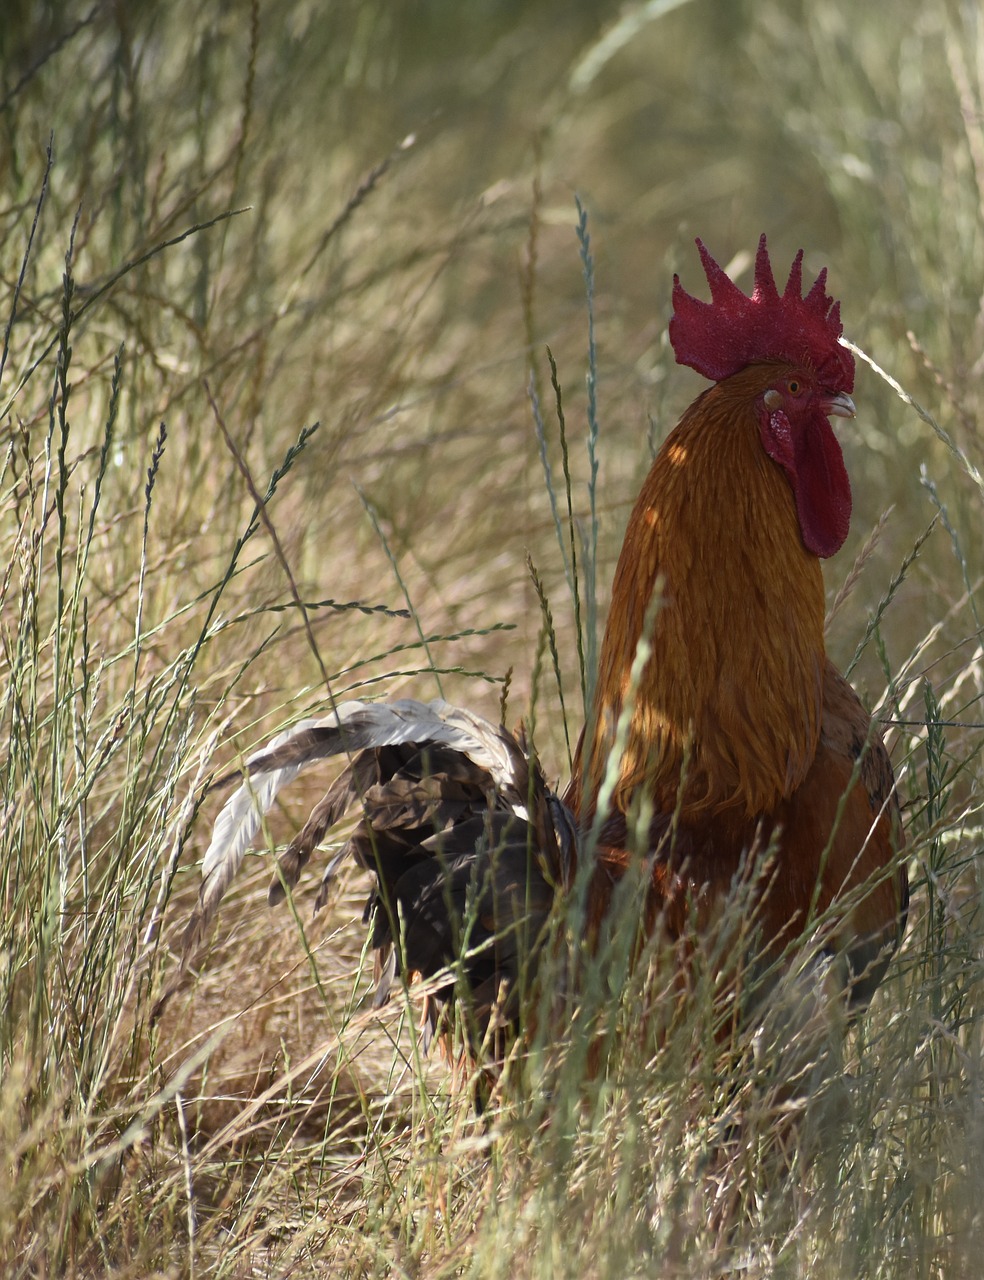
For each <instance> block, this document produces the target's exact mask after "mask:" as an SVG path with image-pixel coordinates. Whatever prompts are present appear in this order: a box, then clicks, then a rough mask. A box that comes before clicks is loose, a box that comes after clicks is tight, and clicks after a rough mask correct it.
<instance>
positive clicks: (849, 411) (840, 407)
mask: <svg viewBox="0 0 984 1280" xmlns="http://www.w3.org/2000/svg"><path fill="white" fill-rule="evenodd" d="M820 405H821V407H822V409H823V411H824V413H825V414H826V415H827V417H830V416H831V415H833V416H834V417H835V418H853V417H855V416H856V414H857V409H856V408H855V406H854V401H853V400H852V399H851V397H850V396H849V395H846V394H845V393H844V392H843V391H839V392H837V394H836V395H823V396H821V397H820Z"/></svg>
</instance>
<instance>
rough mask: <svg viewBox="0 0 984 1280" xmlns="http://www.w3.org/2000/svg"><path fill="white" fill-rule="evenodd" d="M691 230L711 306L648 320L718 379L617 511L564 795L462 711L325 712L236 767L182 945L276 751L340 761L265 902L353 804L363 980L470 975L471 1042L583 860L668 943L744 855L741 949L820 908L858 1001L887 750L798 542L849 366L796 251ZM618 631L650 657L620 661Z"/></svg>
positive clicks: (268, 778)
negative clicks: (589, 703) (772, 256)
mask: <svg viewBox="0 0 984 1280" xmlns="http://www.w3.org/2000/svg"><path fill="white" fill-rule="evenodd" d="M698 244H699V242H698ZM699 247H700V250H701V256H702V260H703V263H704V268H705V271H706V273H707V276H708V280H709V282H710V285H711V293H712V302H711V303H710V304H707V303H702V302H698V301H697V300H696V299H694V298H692V297H690V296H689V295H688V294H686V293H685V292H684V291H683V289H682V288H681V287H680V285H679V282H677V283H676V286H675V289H674V306H675V314H674V317H673V320H672V322H671V326H670V337H671V341H672V342H673V345H674V349H675V351H676V353H677V358H678V360H679V361H680V362H681V363H685V364H690V365H692V366H693V367H694V368H696V369H698V370H699V371H700V372H702V373H704V374H705V375H706V376H708V377H710V378H712V379H713V381H714V385H713V386H712V387H711V388H710V389H709V390H707V391H705V392H704V394H703V395H702V396H700V397H699V399H698V400H696V401H695V402H694V404H692V405H691V407H690V408H689V409H688V410H687V412H686V413H685V414H684V417H683V419H682V420H681V422H680V423H679V425H678V426H677V427H676V428H675V430H674V431H673V432H672V433H671V434H670V436H669V437H668V439H667V440H666V442H665V444H664V445H663V447H662V449H661V450H660V452H659V455H658V456H657V458H656V461H655V463H654V464H653V467H652V469H651V471H650V473H649V476H648V477H647V479H646V481H645V484H644V485H643V488H642V492H641V494H640V496H639V499H638V501H637V503H636V506H635V509H634V510H633V513H632V515H631V517H630V520H629V525H628V529H627V531H626V535H625V541H624V545H623V550H622V554H621V557H620V560H619V564H618V568H617V570H616V574H615V580H614V585H613V590H612V602H611V606H610V612H609V618H608V624H607V628H606V632H605V638H604V642H603V645H602V650H601V657H600V662H599V671H598V680H597V693H596V697H595V704H594V711H593V715H592V716H591V717H590V719H589V723H588V726H587V727H586V731H585V733H584V734H583V735H582V739H581V742H580V744H579V747H578V753H577V758H576V762H575V771H574V777H573V779H572V782H571V784H570V787H569V788H568V790H567V793H566V795H565V796H564V801H563V803H562V802H561V801H560V800H559V799H558V798H557V797H555V796H553V795H551V794H550V793H549V791H548V790H547V788H546V785H545V783H544V780H543V778H542V776H541V774H540V772H539V769H538V768H537V767H536V766H535V765H531V764H530V763H529V761H528V759H527V756H526V754H525V752H524V751H523V750H522V748H521V747H520V745H519V743H518V742H517V741H516V740H515V738H513V737H512V736H511V735H509V734H508V733H507V732H506V731H505V730H503V729H498V728H495V727H494V726H493V725H491V724H489V723H488V722H487V721H483V720H482V719H481V718H480V717H476V716H473V715H470V714H469V713H466V712H462V711H458V710H456V709H454V708H451V707H449V706H448V705H447V704H444V703H431V704H426V705H425V704H420V703H412V702H402V703H395V704H393V705H392V706H390V707H370V706H366V705H364V704H359V703H350V704H346V705H345V706H344V707H341V708H339V709H338V710H337V711H336V712H334V713H333V714H332V715H330V716H328V717H325V719H324V720H322V721H318V722H309V723H308V724H306V725H304V726H299V727H298V729H297V730H294V731H291V732H290V733H288V734H286V735H284V736H283V738H282V739H279V740H277V741H275V742H274V743H273V744H271V747H270V748H269V749H267V750H266V751H264V752H262V753H260V754H259V755H258V756H256V757H253V758H252V759H251V760H250V761H249V762H248V773H249V778H248V780H247V782H246V783H244V785H243V787H242V788H240V790H239V791H238V792H237V793H236V795H235V796H234V797H233V799H232V800H231V801H230V802H229V805H228V806H227V808H226V810H225V811H224V814H223V816H222V817H221V818H220V820H219V822H218V823H217V824H216V829H215V833H214V836H213V841H212V845H211V847H210V849H209V852H208V853H207V855H206V859H205V865H204V868H203V871H204V877H205V882H204V885H203V890H202V901H201V906H200V908H199V912H198V913H197V914H196V917H195V919H194V921H193V922H192V926H191V927H190V929H189V934H188V936H187V939H186V954H187V953H188V951H189V950H190V948H191V947H192V945H194V943H196V942H197V940H198V939H199V938H200V936H201V934H202V930H203V928H204V925H205V924H206V923H207V920H208V919H209V917H210V916H211V915H212V913H213V912H214V910H215V907H216V906H217V904H218V900H219V899H220V898H221V896H222V893H223V892H224V889H225V887H226V885H227V883H228V881H229V879H230V878H231V875H232V874H233V873H234V871H235V869H236V867H237V866H238V862H239V860H240V859H241V857H242V854H243V852H244V850H245V848H246V846H247V845H248V843H249V840H250V839H251V838H252V836H253V834H254V833H255V831H256V829H257V828H258V825H259V812H258V811H259V810H263V809H265V808H267V807H269V804H271V803H272V801H273V797H274V795H275V794H276V792H277V790H278V789H279V787H280V786H281V785H283V784H284V783H285V782H287V781H289V780H290V779H291V778H292V777H293V776H295V775H296V773H297V772H298V770H299V769H300V768H302V767H304V766H306V765H308V764H310V763H312V762H313V761H314V760H318V759H321V758H323V757H325V756H328V755H335V754H341V753H344V754H346V755H347V756H348V757H349V761H348V765H347V767H346V769H345V772H344V774H343V775H342V777H341V778H340V779H338V780H337V781H336V782H335V783H334V784H333V786H332V787H331V789H330V790H329V792H328V793H327V794H326V796H325V798H324V800H323V801H322V802H321V803H320V804H319V805H318V806H317V807H316V809H315V810H314V812H313V814H312V816H311V819H310V820H309V822H308V824H307V826H306V827H305V828H304V830H303V831H302V832H301V833H300V835H299V836H298V837H297V838H296V839H295V841H294V842H293V843H292V845H291V846H290V848H289V849H288V851H287V853H286V854H285V855H284V857H283V858H282V859H281V870H280V874H279V876H278V879H277V881H276V882H275V885H274V888H273V889H272V891H271V897H273V898H275V897H277V896H282V888H281V885H282V884H283V883H286V884H287V885H288V886H292V885H293V884H294V883H295V882H296V880H297V877H298V875H299V874H300V871H301V868H302V867H303V865H304V863H305V862H306V861H307V859H308V857H309V856H310V854H311V852H312V851H313V849H314V848H315V846H316V845H317V843H318V842H319V841H320V840H321V839H322V838H323V837H324V835H325V833H326V832H327V830H328V829H329V828H330V826H331V825H332V824H333V823H334V822H335V821H336V820H337V819H338V818H339V817H341V815H342V813H343V812H344V811H345V810H346V809H347V808H349V807H350V806H351V805H352V804H353V803H354V802H355V801H356V800H361V801H362V803H363V806H364V808H363V819H362V822H361V823H360V825H359V828H358V829H357V831H356V834H355V835H354V836H353V838H352V839H351V840H350V841H349V844H348V845H347V846H346V848H345V850H343V851H342V854H343V855H344V854H345V853H347V852H351V853H353V854H354V856H355V857H356V859H357V861H358V862H359V863H360V864H361V865H362V866H363V867H365V868H366V869H367V870H368V871H370V872H372V873H373V874H374V875H375V878H376V883H375V888H374V891H373V894H372V896H371V898H370V902H369V904H368V906H367V919H371V921H372V924H371V928H372V935H371V941H372V944H373V945H374V946H375V947H377V948H378V949H379V950H380V953H381V955H382V956H384V957H385V958H386V961H387V962H386V963H383V965H382V966H381V972H382V976H381V980H380V986H379V989H378V991H379V998H383V997H384V996H385V994H386V991H387V990H388V986H389V982H390V980H391V978H392V976H393V975H394V974H395V973H400V974H401V975H410V974H413V973H418V974H421V975H423V976H425V977H433V976H434V975H436V974H439V973H440V972H441V971H443V970H444V969H446V968H447V967H448V966H451V965H454V964H455V963H456V962H457V963H458V964H459V965H460V969H459V973H458V977H457V979H455V978H449V979H448V981H447V983H446V984H445V986H444V987H443V988H440V987H439V988H438V991H437V999H436V1002H434V1001H432V1002H431V1004H430V1006H429V1007H430V1010H431V1012H435V1011H436V1010H437V1008H438V1006H439V1005H440V1004H441V1002H442V1000H450V998H451V995H452V992H453V989H454V986H455V981H457V984H458V991H459V993H460V992H461V990H462V989H463V988H464V989H465V990H466V991H467V993H468V994H469V997H470V1000H469V1003H470V1005H471V1018H470V1023H469V1026H470V1028H471V1031H470V1043H471V1046H472V1049H473V1052H474V1053H475V1054H476V1055H477V1054H480V1053H483V1052H484V1053H488V1052H489V1044H490V1040H489V1038H488V1032H489V1028H490V1026H492V1027H493V1029H494V1028H495V1027H504V1028H507V1029H509V1030H510V1031H514V1030H517V1029H519V1028H521V1026H522V1021H523V999H522V992H523V990H524V988H525V986H526V984H527V982H528V980H530V978H531V975H532V976H533V978H535V973H536V965H537V959H538V956H539V954H540V953H539V950H538V948H539V947H540V945H541V941H542V938H543V936H544V932H545V930H544V926H545V923H546V921H547V919H548V917H549V916H550V913H551V911H552V909H553V907H554V905H555V903H556V901H557V900H558V897H559V896H563V895H564V894H565V893H566V892H568V891H569V889H570V887H571V885H572V884H573V883H574V880H575V875H576V869H577V866H578V864H579V862H580V863H581V864H582V865H583V863H584V860H585V859H588V858H590V859H592V860H593V869H592V870H591V873H590V875H589V877H588V901H587V911H588V916H589V920H590V922H592V923H593V925H594V926H596V927H597V926H598V925H599V924H600V922H601V920H602V919H603V918H604V915H605V912H606V911H607V909H608V906H609V903H610V901H611V898H612V894H613V890H614V887H615V886H616V885H617V884H618V882H619V881H620V879H621V878H622V877H623V876H624V875H625V873H626V870H627V868H629V867H633V866H635V867H637V866H638V865H639V864H638V860H639V859H645V860H647V863H646V865H647V866H649V867H650V868H651V870H650V872H648V873H647V883H648V884H649V890H648V894H647V896H646V901H645V903H644V904H643V906H642V914H643V919H644V921H645V923H646V926H647V928H648V929H650V930H651V929H653V928H655V927H656V924H657V922H659V923H660V927H661V928H662V929H663V930H664V933H665V936H667V937H668V938H669V939H670V941H671V942H672V941H674V940H679V939H682V938H683V937H684V936H685V935H686V936H693V933H694V930H695V929H696V933H697V935H698V936H699V935H701V934H702V933H704V932H706V931H709V930H711V929H713V928H714V927H715V926H716V924H717V923H718V922H719V920H720V917H721V915H722V913H723V912H725V911H726V909H727V904H728V903H729V902H731V901H733V894H734V888H735V885H736V883H738V882H739V881H740V880H741V879H742V877H743V876H744V877H747V876H748V874H749V863H750V862H754V860H755V859H756V857H757V856H759V855H761V856H762V859H763V862H764V866H763V868H762V870H761V874H757V875H753V879H754V883H755V889H754V894H755V900H754V904H753V905H754V916H755V920H756V936H757V939H758V942H757V945H758V947H759V948H760V950H759V952H758V953H757V954H759V955H760V956H762V957H764V958H765V959H766V960H767V961H771V960H772V959H774V958H777V957H779V956H781V955H782V953H783V951H784V950H785V948H787V947H789V946H790V944H792V943H793V942H795V940H796V939H797V938H799V937H800V936H801V935H803V934H804V931H807V930H809V929H810V928H811V927H812V926H813V924H814V922H817V921H820V922H821V926H820V929H819V931H818V937H817V939H816V941H815V944H814V945H815V946H816V947H817V949H818V950H822V951H823V953H824V954H825V955H827V956H829V957H831V958H832V959H833V960H834V961H835V971H836V972H837V973H838V975H839V977H838V981H839V984H840V989H841V990H843V991H844V992H845V993H846V994H847V996H848V998H849V999H850V1001H851V1002H852V1004H853V1005H854V1006H855V1007H859V1006H861V1005H863V1004H864V1003H865V1002H866V1001H867V1000H868V999H869V998H870V995H871V993H872V992H873V991H874V989H875V988H876V987H877V985H878V983H879V981H880V980H881V977H882V975H883V973H884V970H885V966H886V965H887V963H888V960H889V959H890V957H891V955H892V952H893V950H894V948H895V946H896V945H897V942H898V939H899V937H900V935H901V930H902V928H903V927H904V921H905V912H906V906H907V884H906V878H905V872H904V869H903V867H902V864H901V860H900V858H899V853H900V849H901V843H902V834H901V824H900V821H899V811H898V804H897V800H896V797H895V782H894V776H893V772H892V767H891V764H890V761H889V759H888V755H887V753H886V751H885V747H884V745H883V743H882V740H881V737H880V735H879V733H878V731H877V729H876V728H875V727H874V726H873V725H872V723H871V720H870V717H869V716H868V714H867V713H866V712H865V710H864V708H863V707H862V705H861V703H860V701H859V700H858V698H857V696H856V694H855V693H854V691H853V690H852V689H851V687H850V685H848V684H847V682H846V681H845V680H844V679H843V678H842V677H841V676H840V675H839V674H838V672H837V671H836V670H835V669H834V668H833V667H832V665H831V664H830V663H829V661H828V660H827V657H826V653H825V649H824V591H823V580H822V575H821V571H820V557H825V556H828V555H831V554H833V552H834V551H836V550H837V549H838V548H839V547H840V545H841V544H842V543H843V540H844V538H845V536H846V534H847V529H848V523H849V519H850V501H851V500H850V486H849V483H848V479H847V474H846V471H845V469H844V464H843V461H842V458H841V453H840V449H839V446H838V444H837V441H836V439H835V437H834V435H833V432H832V431H831V429H830V425H829V422H828V415H831V414H834V415H838V416H845V417H847V416H853V411H854V407H853V403H852V401H851V400H850V396H849V393H850V391H851V390H852V389H853V374H854V369H853V361H852V359H851V357H850V355H849V354H848V352H847V351H846V350H845V349H844V348H843V347H841V346H840V345H839V344H838V338H839V335H840V332H841V330H840V323H839V317H838V314H837V308H836V306H835V305H833V304H832V303H831V301H830V299H829V298H827V296H826V293H825V274H824V275H821V277H820V279H819V280H818V281H817V282H816V284H815V285H814V286H813V288H812V289H811V291H810V292H809V294H808V295H807V296H806V297H802V296H801V274H800V272H801V268H800V264H801V259H802V255H799V256H798V257H797V259H796V261H795V263H794V266H793V270H792V272H791V274H790V280H789V284H788V285H787V287H786V290H785V292H784V293H783V294H782V295H780V294H779V293H778V291H777V290H776V288H775V285H774V282H773V278H772V272H771V267H770V265H769V260H768V255H767V253H766V249H765V238H764V237H763V239H762V242H761V244H760V246H759V254H758V258H757V262H756V273H755V274H756V288H755V292H754V293H753V295H752V296H751V297H750V298H749V297H746V296H745V295H744V294H743V293H741V292H740V290H738V289H737V287H736V286H735V285H734V284H733V283H732V282H731V281H730V280H729V279H728V277H727V276H726V275H725V274H724V272H723V271H721V269H720V267H718V266H717V264H716V263H714V262H713V260H712V259H711V258H710V255H709V254H707V252H706V250H705V249H704V247H703V245H700V246H699ZM654 597H655V600H656V602H655V606H654ZM640 645H649V646H650V650H651V651H650V656H649V657H648V659H647V660H646V662H645V664H644V666H643V667H642V669H641V673H639V672H637V673H636V675H635V676H634V675H633V664H634V663H635V662H636V658H637V654H639V653H640ZM643 652H644V650H643ZM616 740H618V741H620V742H621V741H624V750H622V752H621V754H620V756H619V757H618V759H613V758H612V757H613V750H614V748H615V745H616ZM599 806H600V807H601V810H602V811H601V812H600V813H599V812H598V809H599ZM640 814H641V815H644V816H642V817H640ZM640 827H641V829H640ZM589 831H591V832H593V834H594V836H595V837H597V840H596V842H594V841H593V842H590V847H589V842H588V840H587V839H586V837H587V833H588V832H589ZM340 856H341V855H340ZM337 861H338V860H337V859H335V860H333V862H332V864H331V867H330V868H329V871H328V873H326V877H330V875H331V874H333V872H334V868H335V866H336V865H337ZM593 932H596V928H595V930H594V931H593V930H592V929H589V930H588V932H587V937H588V938H589V939H590V937H591V936H592V933H593ZM589 945H590V942H589Z"/></svg>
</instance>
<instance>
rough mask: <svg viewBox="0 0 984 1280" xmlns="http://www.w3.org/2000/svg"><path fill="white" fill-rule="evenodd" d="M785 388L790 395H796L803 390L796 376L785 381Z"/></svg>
mask: <svg viewBox="0 0 984 1280" xmlns="http://www.w3.org/2000/svg"><path fill="white" fill-rule="evenodd" d="M786 390H787V391H788V392H789V394H790V395H791V396H798V395H799V393H800V392H801V391H802V390H803V384H802V383H801V382H800V380H799V379H798V378H790V379H789V381H788V382H787V383H786Z"/></svg>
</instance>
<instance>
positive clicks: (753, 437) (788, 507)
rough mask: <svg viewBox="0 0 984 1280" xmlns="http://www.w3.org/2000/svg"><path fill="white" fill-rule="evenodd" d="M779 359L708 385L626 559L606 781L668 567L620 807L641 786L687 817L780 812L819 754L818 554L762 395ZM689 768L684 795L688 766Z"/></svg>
mask: <svg viewBox="0 0 984 1280" xmlns="http://www.w3.org/2000/svg"><path fill="white" fill-rule="evenodd" d="M774 373H775V369H774V367H770V366H761V365H759V366H753V367H751V368H749V369H746V370H744V371H743V372H742V373H739V374H736V375H735V376H734V377H731V378H729V379H727V380H726V381H725V382H721V383H718V384H716V385H715V386H713V387H711V388H710V389H709V390H708V391H707V392H705V393H704V395H702V396H701V397H700V398H699V399H698V400H697V401H695V402H694V404H693V405H691V407H690V408H689V409H688V411H687V412H686V414H685V415H684V417H683V419H682V420H681V422H680V423H679V425H678V426H677V427H676V428H675V430H674V431H673V432H672V433H671V435H670V436H669V438H668V439H667V441H666V443H665V445H664V446H663V448H662V449H661V450H660V453H659V456H658V457H657V459H656V461H655V463H654V464H653V467H652V469H651V471H650V472H649V475H648V477H647V479H646V481H645V483H644V485H643V487H642V492H641V493H640V495H639V498H638V500H637V502H636V505H635V508H634V510H633V512H632V515H631V517H630V519H629V524H628V528H627V530H626V534H625V541H624V544H623V547H622V554H621V557H620V559H619V562H618V568H617V569H616V572H615V581H614V584H613V589H612V604H611V609H610V613H609V618H608V625H607V628H606V631H605V638H604V642H603V644H602V650H601V658H600V664H599V676H598V689H597V694H596V697H595V709H596V716H595V729H594V737H593V746H592V750H591V753H590V757H589V760H588V762H587V766H588V774H589V779H590V782H589V790H590V793H591V794H596V792H597V787H598V785H599V782H600V779H601V777H602V776H603V773H604V769H605V762H606V760H607V757H608V754H609V750H610V748H611V745H612V742H613V740H614V735H615V724H616V721H617V720H618V716H619V713H620V711H621V709H622V704H623V701H624V698H625V695H626V693H627V690H628V680H629V671H630V668H631V666H632V661H633V658H634V657H635V652H636V646H637V644H638V641H639V637H640V634H641V632H642V628H643V625H644V618H645V613H646V608H647V605H648V603H649V600H650V598H651V596H652V593H653V589H654V586H655V584H656V581H657V578H658V577H659V578H660V579H661V581H662V604H661V606H660V608H659V611H658V613H657V615H656V619H655V624H654V630H653V636H652V644H653V654H652V657H651V658H650V660H649V662H648V663H647V665H646V667H645V669H644V671H643V674H642V679H641V683H640V686H639V689H638V693H637V696H636V702H635V709H634V712H633V715H632V723H631V729H630V732H629V739H628V744H627V748H626V751H625V753H624V755H623V757H622V762H621V769H620V775H619V780H618V784H617V786H616V789H615V795H614V804H615V806H616V808H618V809H619V810H621V811H622V812H626V811H627V808H628V805H629V804H630V802H631V799H632V795H633V793H634V792H635V791H636V789H637V788H638V787H639V786H640V785H642V786H645V788H646V791H647V792H648V794H649V795H650V796H651V797H652V799H653V801H654V802H655V804H656V806H657V809H659V810H662V811H664V812H665V811H667V810H669V811H672V810H673V809H674V808H675V807H676V805H677V803H678V799H679V800H681V803H682V811H681V815H682V816H683V817H684V818H687V817H691V818H693V817H697V816H698V815H699V814H700V813H702V812H715V811H717V812H720V811H722V810H724V809H738V810H743V811H744V812H745V813H747V814H748V815H756V814H762V813H768V812H769V811H771V810H772V809H774V808H775V806H776V805H777V804H778V803H779V801H780V800H781V799H782V798H783V797H784V796H787V795H789V794H790V792H791V791H793V790H794V789H795V788H796V787H797V786H798V785H799V783H800V782H802V780H803V778H804V777H805V775H806V772H807V770H808V768H809V766H810V763H811V761H812V760H813V757H814V754H815V752H816V746H817V739H818V735H819V727H820V705H821V681H822V673H823V666H824V641H823V624H824V595H823V578H822V574H821V571H820V562H819V560H818V559H817V558H816V556H814V555H812V554H811V553H810V552H809V551H807V550H806V548H805V547H804V545H803V541H802V538H801V536H800V531H799V525H798V522H797V517H796V510H795V505H794V501H793V496H792V493H791V491H790V487H789V484H788V482H787V480H786V478H785V476H784V475H783V472H782V471H781V470H780V468H779V467H778V466H776V465H775V463H773V462H772V461H771V460H770V459H769V458H768V457H767V455H766V454H765V452H764V450H763V448H762V445H761V443H760V438H759V424H758V418H757V415H756V411H755V407H754V400H755V397H756V395H758V394H760V393H761V392H762V391H763V390H764V389H765V387H766V386H768V385H769V377H770V376H774ZM685 759H686V761H687V764H686V780H685V783H684V787H683V792H682V797H681V796H680V785H681V783H680V780H681V772H682V771H683V769H684V761H685Z"/></svg>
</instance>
